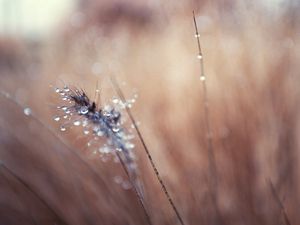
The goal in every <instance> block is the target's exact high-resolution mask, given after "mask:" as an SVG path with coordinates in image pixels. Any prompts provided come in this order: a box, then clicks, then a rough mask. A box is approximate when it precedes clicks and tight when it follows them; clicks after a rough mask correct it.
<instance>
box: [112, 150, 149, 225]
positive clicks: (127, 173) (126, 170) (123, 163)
mask: <svg viewBox="0 0 300 225" xmlns="http://www.w3.org/2000/svg"><path fill="white" fill-rule="evenodd" d="M116 154H117V157H118V159H119V161H120V163H121V165H122V168H123V170H124V171H125V173H126V175H127V177H128V179H129V182H130V184H131V186H132V187H133V189H134V192H135V194H136V196H137V198H138V200H139V203H140V205H141V206H142V208H143V211H144V213H145V215H146V219H147V223H148V224H149V225H152V222H151V219H150V215H149V213H148V211H147V209H146V206H145V202H144V200H143V196H142V194H141V193H140V191H139V190H138V188H137V186H136V183H135V182H134V181H133V180H132V178H131V176H130V174H129V172H128V169H127V167H126V165H125V162H124V160H123V159H122V157H121V155H120V152H118V151H117V152H116Z"/></svg>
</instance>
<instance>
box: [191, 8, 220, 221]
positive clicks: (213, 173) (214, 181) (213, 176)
mask: <svg viewBox="0 0 300 225" xmlns="http://www.w3.org/2000/svg"><path fill="white" fill-rule="evenodd" d="M193 20H194V25H195V37H196V38H197V45H198V55H197V58H198V59H199V63H200V69H201V70H200V80H201V81H202V89H203V104H204V121H205V129H206V138H207V152H208V160H209V163H208V164H209V177H210V189H211V197H212V201H213V205H214V207H215V210H216V216H217V217H216V220H217V221H220V220H221V216H220V212H219V207H218V203H217V202H218V191H217V187H218V178H217V166H216V159H215V155H214V149H213V144H212V131H211V126H210V120H209V114H210V112H209V103H208V94H207V86H206V76H205V74H204V60H203V54H202V49H201V44H200V34H199V31H198V27H197V22H196V17H195V12H194V11H193Z"/></svg>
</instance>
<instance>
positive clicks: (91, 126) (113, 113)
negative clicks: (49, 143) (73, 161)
mask: <svg viewBox="0 0 300 225" xmlns="http://www.w3.org/2000/svg"><path fill="white" fill-rule="evenodd" d="M55 92H56V94H58V95H59V97H60V99H61V100H62V102H63V104H62V105H59V106H57V107H56V108H57V110H58V114H57V115H55V116H54V117H53V120H54V121H56V122H60V123H61V125H60V131H62V132H66V131H67V130H68V129H69V128H72V127H73V126H75V127H80V126H81V127H82V128H83V129H82V132H83V133H82V135H83V136H88V137H91V138H90V139H89V141H88V142H87V148H91V149H93V151H92V152H93V154H95V155H99V156H100V158H101V159H102V161H107V160H108V159H109V158H110V157H111V156H115V151H123V150H126V152H129V154H130V155H131V156H133V158H134V154H133V152H132V149H133V148H134V144H133V143H132V139H134V134H133V128H134V126H133V125H131V126H129V127H128V126H126V124H125V123H126V117H124V116H123V115H124V114H125V113H124V110H125V108H126V107H128V108H131V107H132V105H133V104H134V103H135V102H136V99H137V97H138V95H137V94H136V93H135V94H133V97H132V98H131V99H128V100H127V101H126V102H123V101H122V100H121V99H119V98H117V97H113V98H112V99H111V100H110V101H109V104H105V105H104V106H103V107H101V110H100V109H99V108H97V107H96V110H95V111H94V112H91V111H90V110H89V107H90V106H91V104H93V101H92V100H89V99H88V98H87V100H88V101H87V102H89V104H83V105H78V104H77V105H76V103H75V101H74V99H73V98H72V96H74V95H77V96H80V97H83V96H84V95H83V93H84V92H83V91H81V90H78V89H76V88H75V89H74V90H73V89H71V88H69V87H68V86H67V85H64V87H63V88H55ZM96 92H99V90H96ZM86 97H87V96H86ZM103 121H104V122H103ZM138 124H139V123H138ZM125 126H126V127H127V128H125ZM108 127H109V129H108ZM101 138H102V140H104V144H103V142H101V141H100V139H101ZM100 143H101V144H100ZM99 145H100V146H99ZM114 161H115V162H119V160H118V158H117V157H114ZM115 182H116V183H120V184H121V186H122V187H123V188H124V189H129V188H130V185H129V184H128V181H126V180H122V178H121V177H120V176H117V178H115Z"/></svg>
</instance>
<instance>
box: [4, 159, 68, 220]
mask: <svg viewBox="0 0 300 225" xmlns="http://www.w3.org/2000/svg"><path fill="white" fill-rule="evenodd" d="M0 167H2V168H3V169H5V170H6V171H7V172H8V173H9V174H10V175H11V176H12V177H14V178H15V179H16V180H17V181H18V182H20V183H21V184H22V185H23V186H24V187H25V188H26V189H27V190H28V191H29V192H30V193H32V194H33V195H34V196H35V197H36V198H37V199H39V200H40V202H42V203H43V204H44V205H45V206H46V207H47V208H48V209H49V211H50V212H51V213H52V214H53V215H55V217H56V218H58V219H59V220H60V221H61V222H62V223H63V224H66V225H67V224H68V223H67V222H66V221H64V220H63V219H62V217H60V216H59V215H58V213H57V212H56V211H55V210H54V209H53V208H52V207H51V206H50V205H49V204H48V203H47V202H46V201H45V200H44V199H43V198H42V197H41V196H40V195H39V194H38V193H37V192H36V191H34V190H33V189H32V188H31V187H30V185H29V184H27V183H26V182H25V181H24V180H23V179H22V178H20V177H19V176H18V175H17V174H15V173H14V172H13V171H12V170H10V169H9V168H8V167H7V166H5V165H4V164H3V163H1V162H0Z"/></svg>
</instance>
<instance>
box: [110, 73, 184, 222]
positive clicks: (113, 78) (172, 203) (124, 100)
mask: <svg viewBox="0 0 300 225" xmlns="http://www.w3.org/2000/svg"><path fill="white" fill-rule="evenodd" d="M110 80H111V82H112V85H113V87H114V89H115V91H116V92H117V94H118V95H119V97H120V98H121V100H122V101H123V102H124V103H125V102H126V98H125V96H124V94H123V91H122V90H121V88H120V86H119V84H118V83H117V81H116V79H115V77H114V76H110ZM125 109H126V112H127V114H128V116H129V118H130V120H131V122H132V124H133V126H134V128H135V130H136V132H137V135H138V137H139V139H140V141H141V143H142V145H143V148H144V150H145V153H146V155H147V157H148V159H149V161H150V164H151V166H152V169H153V171H154V173H155V175H156V178H157V180H158V181H159V183H160V186H161V188H162V190H163V192H164V194H165V196H166V198H167V199H168V202H169V204H170V206H171V207H172V209H173V211H174V212H175V214H176V217H177V219H178V220H179V222H180V224H181V225H184V222H183V219H182V218H181V216H180V214H179V211H178V210H177V207H176V205H175V204H174V201H173V199H172V198H171V196H170V194H169V191H168V190H167V187H166V186H165V184H164V181H163V180H162V178H161V176H160V173H159V171H158V170H157V167H156V165H155V163H154V161H153V159H152V156H151V154H150V152H149V149H148V147H147V145H146V142H145V140H144V138H143V136H142V134H141V132H140V129H139V128H138V126H137V124H136V121H135V119H134V117H133V115H132V113H131V110H130V109H129V108H128V107H127V105H126V108H125Z"/></svg>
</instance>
